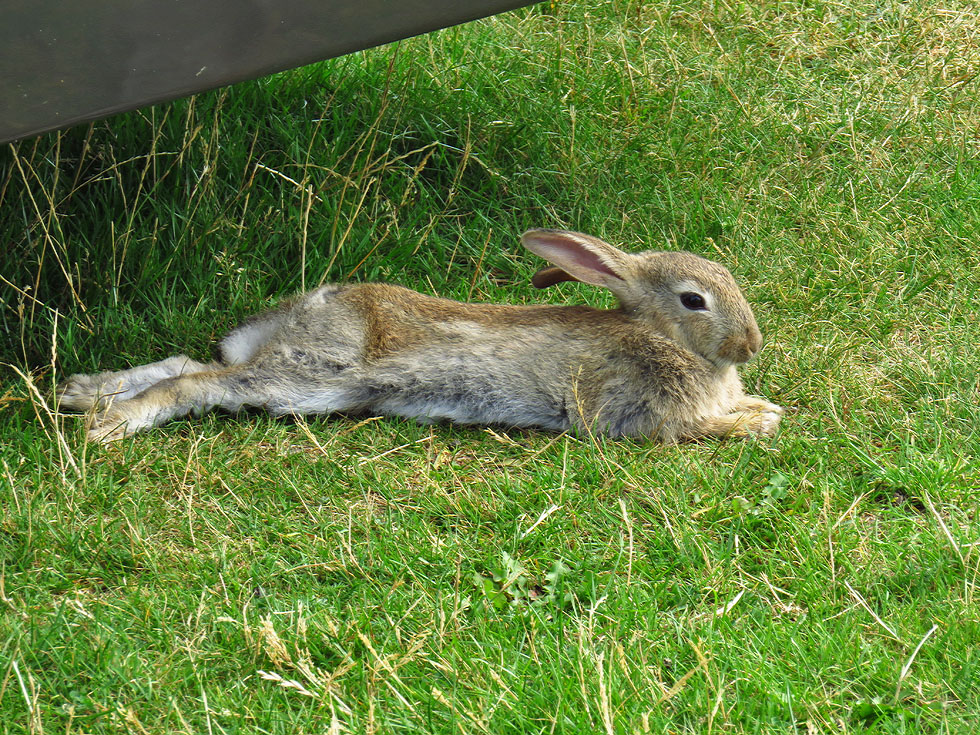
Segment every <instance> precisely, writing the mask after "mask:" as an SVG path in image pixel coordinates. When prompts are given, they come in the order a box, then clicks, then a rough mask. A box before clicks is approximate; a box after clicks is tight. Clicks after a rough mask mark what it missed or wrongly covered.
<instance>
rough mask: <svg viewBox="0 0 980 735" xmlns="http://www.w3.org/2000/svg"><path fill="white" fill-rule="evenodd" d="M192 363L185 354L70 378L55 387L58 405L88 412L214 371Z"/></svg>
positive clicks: (208, 366)
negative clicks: (188, 376)
mask: <svg viewBox="0 0 980 735" xmlns="http://www.w3.org/2000/svg"><path fill="white" fill-rule="evenodd" d="M215 367H216V366H215V365H206V364H204V363H201V362H197V361H195V360H191V359H190V358H189V357H187V356H186V355H175V356H174V357H168V358H167V359H166V360H160V361H159V362H153V363H150V364H149V365H140V366H138V367H134V368H130V369H129V370H118V371H115V372H113V371H107V372H103V373H96V374H94V375H83V374H78V375H72V376H71V377H70V378H68V379H67V380H65V381H64V382H63V383H61V384H59V385H58V388H57V398H58V405H59V407H61V408H66V409H69V410H72V411H88V410H90V409H92V408H93V407H96V406H99V407H102V406H105V405H106V404H108V403H110V402H112V401H124V400H127V399H129V398H132V397H133V396H135V395H137V394H138V393H142V392H143V391H144V390H146V389H147V388H149V387H150V386H151V385H154V384H155V383H159V382H160V381H161V380H166V379H167V378H173V377H176V376H178V375H184V374H187V373H196V372H201V371H202V370H213V369H214V368H215Z"/></svg>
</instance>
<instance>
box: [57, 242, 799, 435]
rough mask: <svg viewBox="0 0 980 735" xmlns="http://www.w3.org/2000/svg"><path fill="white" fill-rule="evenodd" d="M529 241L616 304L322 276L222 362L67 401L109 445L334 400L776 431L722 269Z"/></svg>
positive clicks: (147, 369) (622, 426) (80, 387)
mask: <svg viewBox="0 0 980 735" xmlns="http://www.w3.org/2000/svg"><path fill="white" fill-rule="evenodd" d="M521 241H522V242H523V244H524V246H525V247H527V248H528V249H529V250H531V251H532V252H534V253H537V254H538V255H540V256H541V257H543V258H545V259H546V260H549V261H550V262H551V263H553V264H554V267H551V268H545V269H544V270H542V271H540V272H539V273H538V274H537V275H536V276H535V279H534V283H535V285H537V286H538V287H544V286H548V285H550V284H552V283H557V282H558V281H563V280H578V281H583V282H585V283H591V284H593V285H596V286H604V287H606V288H608V289H609V290H610V291H612V292H613V293H614V294H615V295H616V297H617V298H618V299H619V304H620V305H619V308H617V309H612V310H600V309H593V308H591V307H587V306H552V305H539V306H505V305H497V304H472V303H460V302H457V301H450V300H447V299H441V298H435V297H432V296H425V295H423V294H420V293H416V292H415V291H410V290H408V289H405V288H401V287H399V286H389V285H383V284H374V283H369V284H361V285H328V286H323V287H321V288H318V289H315V290H313V291H310V292H309V293H305V294H302V295H299V296H296V297H294V298H293V299H291V300H289V301H287V302H286V303H284V304H283V305H281V306H279V307H278V308H277V309H274V310H272V311H268V312H265V313H262V314H259V315H257V316H255V317H252V318H251V319H249V320H248V321H246V322H245V323H244V324H242V325H241V326H239V327H238V328H236V329H235V330H233V331H232V332H230V333H229V334H228V335H227V336H226V337H225V338H224V339H223V340H222V341H221V343H220V344H219V347H218V354H219V355H220V359H219V360H218V361H217V362H213V363H208V364H204V363H199V362H195V361H193V360H191V359H189V358H187V357H185V356H183V355H180V356H177V357H171V358H169V359H166V360H162V361H160V362H156V363H152V364H150V365H144V366H141V367H136V368H132V369H130V370H123V371H120V372H105V373H99V374H97V375H75V376H73V377H71V378H69V379H68V380H67V381H66V382H65V383H64V384H62V385H61V386H60V387H59V390H58V395H59V398H60V404H61V406H63V407H66V408H70V409H75V410H80V411H91V412H92V414H91V417H90V421H89V430H88V437H89V438H90V439H93V440H96V441H102V442H108V441H113V440H115V439H120V438H122V437H123V436H126V435H128V434H132V433H135V432H137V431H142V430H143V429H148V428H150V427H153V426H159V425H160V424H163V423H165V422H166V421H169V420H171V419H173V418H176V417H179V416H185V415H187V414H189V413H194V414H201V413H203V412H205V411H208V410H210V409H212V408H215V407H221V408H224V409H228V410H230V411H235V410H238V409H240V408H242V407H243V406H256V407H261V408H264V409H266V410H268V411H269V412H270V413H273V414H276V415H281V414H311V413H332V412H336V411H342V412H356V413H373V414H389V415H396V416H406V417H414V418H417V419H420V420H425V421H438V420H449V421H455V422H457V423H461V424H501V425H505V426H513V427H538V428H543V429H550V430H554V431H565V430H569V429H573V430H579V431H588V432H595V433H605V434H609V435H611V436H621V435H628V436H635V437H650V438H653V439H657V440H660V441H664V442H674V441H678V440H683V439H693V438H698V437H705V436H716V437H726V436H729V435H739V436H744V435H749V434H762V435H771V434H773V433H774V432H775V430H776V427H777V426H778V425H779V420H780V416H781V415H782V413H783V409H782V408H780V407H779V406H776V405H774V404H772V403H769V402H768V401H765V400H763V399H761V398H754V397H751V396H747V395H746V394H745V392H744V390H743V388H742V383H741V380H740V379H739V376H738V373H737V372H736V366H737V365H739V364H741V363H743V362H746V361H747V360H749V359H751V358H752V357H753V356H754V355H755V354H756V353H757V352H758V351H759V348H760V347H761V345H762V335H761V334H760V332H759V328H758V326H757V325H756V322H755V318H754V317H753V315H752V310H751V308H750V307H749V305H748V303H747V302H746V301H745V298H744V297H743V296H742V293H741V292H740V291H739V289H738V286H736V284H735V281H734V279H733V278H732V276H731V274H730V273H729V272H728V270H726V269H725V268H724V267H722V266H720V265H718V264H717V263H713V262H711V261H709V260H705V259H704V258H701V257H699V256H697V255H693V254H691V253H686V252H655V251H649V252H643V253H636V254H630V253H625V252H622V251H620V250H618V249H616V248H614V247H613V246H612V245H609V244H608V243H605V242H603V241H602V240H599V239H597V238H594V237H591V236H589V235H584V234H581V233H576V232H566V231H561V230H530V231H528V232H526V233H524V235H523V237H522V238H521Z"/></svg>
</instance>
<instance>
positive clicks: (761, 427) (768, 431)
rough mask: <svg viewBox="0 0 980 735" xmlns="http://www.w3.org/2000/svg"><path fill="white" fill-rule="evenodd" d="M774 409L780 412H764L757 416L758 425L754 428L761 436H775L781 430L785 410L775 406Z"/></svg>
mask: <svg viewBox="0 0 980 735" xmlns="http://www.w3.org/2000/svg"><path fill="white" fill-rule="evenodd" d="M774 408H778V409H779V411H778V412H777V411H762V412H761V413H759V414H757V416H758V419H757V421H758V423H757V424H756V426H755V427H754V428H756V433H757V434H759V435H760V436H773V435H775V433H776V429H778V428H779V422H780V420H781V419H782V418H783V409H782V407H781V406H774Z"/></svg>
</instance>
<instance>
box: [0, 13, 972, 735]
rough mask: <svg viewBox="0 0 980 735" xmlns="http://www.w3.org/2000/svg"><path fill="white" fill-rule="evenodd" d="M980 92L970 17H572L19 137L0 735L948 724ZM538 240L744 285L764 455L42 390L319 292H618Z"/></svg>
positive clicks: (187, 346) (1, 221)
mask: <svg viewBox="0 0 980 735" xmlns="http://www.w3.org/2000/svg"><path fill="white" fill-rule="evenodd" d="M978 73H980V19H978V15H977V11H976V8H975V6H974V4H973V3H971V2H966V1H965V0H954V1H953V2H951V3H944V4H940V3H937V2H932V1H929V0H911V1H910V2H904V3H899V2H890V1H888V0H885V1H883V2H877V1H875V2H872V1H871V0H856V1H855V2H851V3H846V4H845V3H837V2H831V1H830V0H813V1H811V2H805V3H802V2H801V3H788V2H759V3H749V4H736V3H725V2H693V1H690V0H668V2H665V3H636V2H621V1H617V2H607V3H598V4H597V3H579V2H570V3H562V4H555V5H544V6H537V7H534V8H530V9H525V10H523V11H518V12H515V13H510V14H507V15H504V16H500V17H497V18H493V19H488V20H486V21H481V22H477V23H473V24H469V25H466V26H463V27H459V28H455V29H449V30H446V31H442V32H439V33H436V34H431V35H428V36H425V37H422V38H417V39H413V40H410V41H406V42H403V43H401V44H400V45H398V46H387V47H383V48H379V49H374V50H371V51H368V52H365V53H361V54H355V55H352V56H349V57H345V58H342V59H337V60H333V61H330V62H325V63H323V64H318V65H315V66H312V67H309V68H306V69H302V70H298V71H293V72H288V73H284V74H280V75H277V76H274V77H271V78H268V79H264V80H260V81H257V82H251V83H246V84H241V85H237V86H235V87H232V88H229V89H226V90H221V91H217V92H214V93H209V94H205V95H199V96H198V97H196V98H194V99H192V100H183V101H178V102H175V103H173V104H170V105H165V106H159V107H155V108H150V109H146V110H142V111H139V112H135V113H131V114H128V115H122V116H117V117H114V118H111V119H110V120H108V121H104V122H99V123H95V124H94V125H92V126H90V127H89V126H85V127H81V128H77V129H72V130H68V131H65V132H61V133H55V134H51V135H47V136H44V137H41V138H39V139H36V140H27V141H22V142H20V143H19V144H15V145H13V146H9V147H7V148H6V149H5V150H3V151H2V152H0V241H2V243H3V245H4V248H3V253H2V254H0V276H2V280H0V330H2V331H3V333H4V334H5V335H6V339H4V340H3V341H0V362H3V363H4V364H6V365H7V366H8V367H6V368H4V370H3V372H2V373H0V436H2V441H0V503H2V509H3V513H2V520H0V524H2V525H0V610H2V617H0V731H2V732H5V733H7V732H9V733H57V732H68V733H99V732H123V731H125V732H136V733H143V732H146V733H173V732H181V733H208V735H211V734H212V733H235V732H242V733H253V732H254V733H305V732H352V733H358V732H378V733H397V732H410V733H416V732H433V733H450V732H453V733H457V732H458V733H480V732H486V733H495V734H496V733H512V732H513V733H518V732H520V733H552V732H559V733H586V732H587V733H592V732H595V733H645V732H651V733H660V732H674V733H727V732H735V733H759V732H801V733H820V732H835V733H836V732H847V733H923V732H941V733H954V732H955V733H972V732H975V731H976V729H977V721H978V717H980V646H978V644H980V601H978V599H977V580H978V577H980V538H978V537H980V534H978V524H980V515H978V513H980V503H978V500H980V467H978V465H980V463H978V461H977V455H978V453H980V452H978V449H980V440H978V428H977V427H978V426H980V409H978V404H980V400H978V399H980V370H978V368H980V357H978V353H977V349H976V345H977V344H978V343H980V319H978V313H980V296H978V289H977V283H978V280H977V279H978V273H980V255H978V252H977V243H978V242H980V164H978V160H980V143H978V140H980V138H978V130H980V103H978V101H977V97H978V89H977V78H978V76H977V75H978ZM539 226H556V227H568V228H575V229H581V230H585V231H588V232H591V233H594V234H596V235H600V236H603V237H605V238H607V239H609V240H610V241H612V242H614V243H617V244H620V245H623V246H625V247H627V248H631V249H636V248H642V247H652V248H660V247H671V248H674V247H676V248H685V249H689V250H693V251H695V252H698V253H702V254H705V255H707V256H709V257H713V258H715V259H717V260H719V261H721V262H723V263H725V264H726V265H728V266H729V267H730V269H731V270H732V271H733V272H734V273H735V275H736V277H737V279H738V280H739V282H740V283H741V284H743V286H744V290H745V292H746V294H747V295H748V297H749V300H750V301H751V302H752V303H753V305H754V306H755V309H756V314H757V317H758V319H759V322H760V325H761V326H762V329H763V332H764V333H765V335H766V339H767V345H766V348H765V349H764V351H763V352H762V354H761V355H760V356H759V357H758V358H757V359H756V360H755V361H754V362H753V363H751V364H750V365H748V366H747V367H746V369H745V370H744V376H745V379H746V383H747V385H748V386H749V388H750V390H752V391H753V392H757V393H760V394H762V395H764V396H767V397H768V398H770V399H771V400H773V401H775V402H778V403H781V404H783V405H786V406H788V407H789V408H790V409H791V412H790V414H789V415H788V416H787V418H786V419H785V421H784V426H783V429H782V431H781V434H780V435H779V436H778V437H777V438H775V439H774V440H771V441H769V440H766V441H749V442H728V443H700V444H692V445H686V446H680V447H662V446H657V445H652V444H646V443H643V442H637V441H629V440H623V441H610V440H599V441H596V442H591V441H583V440H580V439H576V438H574V437H570V436H555V435H550V434H545V433H538V432H513V431H507V430H504V429H500V428H499V427H498V428H496V429H494V431H493V432H488V431H484V430H482V429H480V428H459V427H452V426H442V425H440V426H434V427H423V426H418V425H416V424H414V423H412V422H405V421H399V420H394V419H380V420H372V421H367V422H364V423H360V422H358V421H356V420H353V419H346V418H336V417H320V418H314V417H311V418H309V419H307V420H306V421H294V422H290V421H283V420H275V419H272V418H269V417H267V416H264V415H261V414H257V415H243V416H239V417H230V416H226V415H211V416H208V417H205V418H204V419H201V420H193V421H191V420H188V421H181V422H175V423H173V424H170V425H168V426H166V427H164V428H161V429H158V430H155V431H152V432H149V433H147V434H143V435H139V436H137V437H136V438H133V439H131V440H127V441H125V442H123V443H122V444H120V445H118V446H111V447H99V446H91V445H89V446H87V445H85V443H84V441H83V438H82V431H81V427H80V425H79V424H80V422H79V421H78V420H77V419H75V418H72V417H61V416H57V415H55V414H52V413H50V412H49V409H50V407H51V398H50V393H51V388H52V386H53V384H54V382H55V381H56V380H57V379H58V377H59V376H64V375H66V374H70V373H73V372H91V371H94V370H97V369H109V368H123V367H126V366H127V365H130V364H140V363H145V362H148V361H151V360H156V359H160V358H161V357H164V356H166V355H169V354H173V353H175V352H177V351H187V352H188V353H189V354H191V355H192V356H194V357H198V358H203V357H205V356H206V355H207V351H208V345H209V344H210V343H211V342H212V341H213V340H214V339H215V338H216V337H218V336H220V335H221V334H222V333H223V331H224V330H226V329H227V328H229V327H230V326H232V325H233V324H235V323H236V322H237V321H238V320H240V319H241V318H243V317H244V316H246V315H248V314H250V313H252V312H254V311H256V310H258V309H261V308H263V306H264V305H266V304H268V303H269V302H270V301H275V300H276V299H277V298H279V297H281V296H284V295H287V294H289V293H291V292H294V291H296V290H299V289H300V288H303V287H310V286H311V285H314V284H317V283H319V282H321V281H323V280H343V279H348V278H349V279H353V280H374V279H381V280H387V281H393V282H398V283H402V284H405V285H408V286H411V287H414V288H417V289H419V290H421V291H424V292H427V293H438V294H441V295H446V296H451V297H456V298H470V299H474V300H488V301H508V302H514V303H521V302H532V301H540V300H543V299H551V300H554V301H556V302H589V303H594V304H609V303H610V299H609V297H608V296H606V295H604V294H601V293H599V292H597V291H595V290H593V289H590V288H588V287H585V286H582V285H579V284H567V285H564V286H562V287H561V288H559V289H556V290H554V291H553V292H550V293H536V292H534V291H533V290H532V289H531V287H530V285H529V283H528V281H529V277H530V274H531V273H532V272H533V271H534V270H535V269H536V268H537V267H538V266H539V265H540V263H539V262H537V261H535V259H534V258H533V257H531V256H530V255H529V254H527V253H525V252H522V251H521V250H520V248H519V245H518V244H517V237H518V235H519V234H520V233H521V232H522V231H523V230H524V229H526V228H528V227H539ZM263 672H264V673H263Z"/></svg>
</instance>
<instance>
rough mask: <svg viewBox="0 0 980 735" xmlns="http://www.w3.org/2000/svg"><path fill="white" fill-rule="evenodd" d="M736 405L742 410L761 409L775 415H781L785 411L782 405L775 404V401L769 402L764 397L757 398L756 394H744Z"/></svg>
mask: <svg viewBox="0 0 980 735" xmlns="http://www.w3.org/2000/svg"><path fill="white" fill-rule="evenodd" d="M738 407H739V408H740V409H741V410H743V411H761V412H763V413H774V414H776V415H777V416H782V415H783V414H784V413H786V409H785V408H783V407H782V406H777V405H776V404H775V403H770V402H769V401H767V400H766V399H765V398H759V397H758V396H745V397H744V398H743V399H742V400H741V402H740V403H739V406H738Z"/></svg>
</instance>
